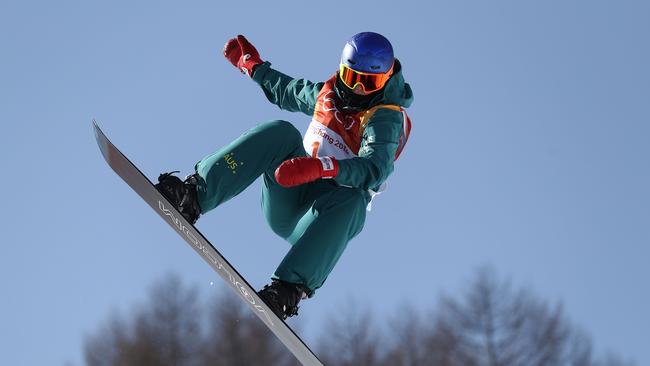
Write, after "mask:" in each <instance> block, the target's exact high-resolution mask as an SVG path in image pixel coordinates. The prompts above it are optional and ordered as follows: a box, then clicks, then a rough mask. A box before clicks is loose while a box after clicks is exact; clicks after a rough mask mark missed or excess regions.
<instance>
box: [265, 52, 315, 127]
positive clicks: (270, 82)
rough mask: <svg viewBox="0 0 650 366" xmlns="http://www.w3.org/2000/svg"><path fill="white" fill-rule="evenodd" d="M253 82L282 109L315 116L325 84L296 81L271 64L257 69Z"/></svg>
mask: <svg viewBox="0 0 650 366" xmlns="http://www.w3.org/2000/svg"><path fill="white" fill-rule="evenodd" d="M253 80H254V81H255V82H256V83H258V84H259V85H260V86H261V87H262V90H263V91H264V95H266V98H267V99H268V100H269V101H270V102H271V103H273V104H275V105H277V106H278V107H280V108H281V109H284V110H287V111H290V112H302V113H305V114H307V115H309V116H311V115H312V114H314V107H315V106H316V99H317V98H318V93H319V92H320V90H321V88H322V87H323V85H324V83H322V82H319V83H313V82H311V81H309V80H307V79H294V78H292V77H291V76H288V75H285V74H283V73H281V72H279V71H277V70H274V69H273V68H271V64H270V63H269V62H264V63H262V64H259V65H257V66H256V67H255V72H254V73H253Z"/></svg>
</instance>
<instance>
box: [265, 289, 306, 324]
mask: <svg viewBox="0 0 650 366" xmlns="http://www.w3.org/2000/svg"><path fill="white" fill-rule="evenodd" d="M308 292H309V290H308V289H307V288H305V287H304V286H302V285H298V284H295V283H289V282H284V281H280V280H275V279H274V280H273V281H272V282H271V284H270V285H265V286H264V288H263V289H262V290H260V291H259V292H258V293H257V294H258V295H259V297H260V298H262V300H263V301H264V302H265V303H266V305H268V307H269V308H271V310H273V312H274V313H275V315H277V316H278V318H280V319H282V320H285V319H287V318H288V317H291V316H295V315H298V309H299V306H298V303H299V302H300V300H301V299H303V298H306V297H307V294H308Z"/></svg>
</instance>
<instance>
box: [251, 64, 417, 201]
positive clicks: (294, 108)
mask: <svg viewBox="0 0 650 366" xmlns="http://www.w3.org/2000/svg"><path fill="white" fill-rule="evenodd" d="M253 80H254V81H255V82H256V83H258V84H259V85H260V86H261V87H262V90H263V91H264V94H265V95H266V97H267V98H268V100H269V101H270V102H271V103H273V104H275V105H277V106H278V107H280V108H281V109H283V110H287V111H291V112H303V113H305V114H307V115H309V116H312V115H313V114H314V108H315V106H316V102H317V97H318V95H319V92H320V90H321V88H322V87H323V85H324V84H325V83H324V82H318V83H314V82H311V81H309V80H306V79H294V78H292V77H290V76H287V75H285V74H283V73H281V72H279V71H277V70H274V69H273V68H271V64H270V63H269V62H265V63H263V64H261V65H259V66H257V67H256V68H255V72H254V73H253ZM412 102H413V92H412V91H411V87H410V86H409V84H407V83H406V82H405V81H404V77H403V76H402V70H401V65H400V64H399V61H396V65H395V72H394V74H393V76H392V77H391V78H390V80H389V81H388V82H387V84H386V86H385V88H384V93H383V94H380V97H379V98H378V100H377V101H373V105H377V104H392V105H397V106H400V107H404V108H406V107H408V106H410V105H411V103H412ZM403 122H404V116H403V114H402V113H401V112H398V111H395V110H390V109H384V108H382V109H379V110H378V111H377V112H375V113H374V114H373V115H372V116H371V117H370V119H369V121H368V123H367V124H366V128H365V131H364V133H363V136H362V141H361V147H360V149H359V152H358V153H357V155H358V157H355V158H352V159H345V160H340V161H339V173H338V175H337V176H336V178H334V180H335V181H336V182H337V183H339V184H341V185H345V186H350V187H357V188H362V189H366V190H367V189H372V190H377V188H378V187H379V186H380V185H381V184H382V183H383V182H384V181H386V179H387V178H388V176H389V175H390V174H391V173H392V172H393V162H394V160H395V154H396V152H397V148H398V144H399V140H400V136H401V134H402V131H403V126H402V124H403Z"/></svg>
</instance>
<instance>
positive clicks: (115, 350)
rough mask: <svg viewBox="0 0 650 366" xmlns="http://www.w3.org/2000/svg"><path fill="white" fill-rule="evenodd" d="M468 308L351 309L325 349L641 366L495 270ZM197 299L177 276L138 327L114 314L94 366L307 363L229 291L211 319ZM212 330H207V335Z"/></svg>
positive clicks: (139, 314)
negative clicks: (602, 349) (598, 345)
mask: <svg viewBox="0 0 650 366" xmlns="http://www.w3.org/2000/svg"><path fill="white" fill-rule="evenodd" d="M466 289H467V290H466V291H465V294H464V295H463V296H461V297H460V298H452V297H450V296H442V297H440V299H439V301H438V304H437V306H436V307H434V308H433V309H431V310H429V311H427V312H426V313H421V312H419V311H417V310H416V309H414V308H412V307H410V306H409V305H408V304H406V305H404V306H402V307H400V309H399V310H398V311H397V312H396V313H395V314H394V315H393V316H392V317H389V319H390V320H389V322H388V324H385V323H386V322H379V321H377V319H376V318H375V317H373V315H372V314H371V313H370V312H369V311H368V310H367V309H366V308H360V307H359V306H357V305H355V304H349V303H347V304H345V306H342V307H341V309H344V311H340V310H337V312H336V314H333V316H332V317H331V319H330V320H329V321H328V322H327V327H325V328H323V330H322V332H321V336H320V339H319V344H318V345H317V349H318V350H319V356H320V357H321V359H322V360H323V361H324V363H325V364H326V365H340V366H352V365H355V366H370V365H373V366H547V365H548V366H556V365H557V366H633V365H634V363H632V362H628V361H624V360H623V359H622V358H620V357H619V356H617V355H615V354H612V353H609V354H607V355H606V357H604V358H602V359H594V356H593V350H592V348H593V346H592V345H593V342H592V341H591V339H590V338H589V337H588V336H587V335H586V333H585V332H583V331H581V330H580V329H579V328H577V327H576V326H574V325H572V324H571V323H570V322H569V321H568V319H567V317H566V316H565V315H564V312H563V310H562V306H561V305H560V304H550V303H548V302H546V301H543V300H541V299H540V298H538V297H537V296H535V295H534V294H533V293H532V292H531V291H529V290H527V289H521V288H520V289H514V288H513V287H512V286H511V284H510V282H509V281H507V280H501V279H499V278H498V277H497V276H496V274H495V273H494V271H493V270H491V269H488V268H483V269H481V270H480V271H478V272H477V273H476V274H475V276H474V277H473V279H472V280H471V281H470V282H469V284H468V286H467V287H466ZM197 298H198V296H197V291H196V289H193V288H186V287H184V286H183V284H182V283H181V281H180V280H179V279H178V277H175V276H167V277H166V278H164V279H163V280H162V281H159V282H158V283H156V284H155V286H153V288H152V291H151V292H150V294H149V300H148V302H147V303H146V304H145V306H142V307H140V308H136V309H135V310H133V311H132V313H131V317H129V318H126V319H125V318H124V317H120V316H119V315H117V314H113V315H112V316H111V317H110V318H109V321H108V322H107V324H106V325H105V326H103V327H101V328H100V329H99V330H98V331H97V332H96V333H95V334H93V335H91V336H88V337H86V340H85V345H84V352H85V359H86V363H87V364H88V365H90V366H122V365H163V366H164V365H178V366H183V365H190V366H191V365H215V366H221V365H228V366H244V365H280V366H295V365H298V362H297V361H296V360H295V359H294V358H293V356H292V355H291V354H290V353H289V352H288V351H287V350H286V348H285V347H284V346H282V345H281V344H280V342H279V341H278V340H277V339H276V338H275V337H274V336H273V335H272V334H271V332H270V331H269V330H268V329H267V328H266V326H265V325H264V324H263V323H262V322H261V321H260V320H259V319H257V317H255V316H254V314H252V313H251V312H250V310H249V309H248V308H247V307H246V305H245V304H244V303H243V302H242V301H240V299H238V298H236V297H235V296H234V295H233V294H231V293H230V292H229V291H227V290H226V289H224V291H219V297H215V298H214V300H213V301H212V302H211V303H210V304H209V306H208V307H207V308H208V312H207V313H205V312H203V311H202V309H201V308H200V307H199V302H198V299H197ZM200 324H202V326H200Z"/></svg>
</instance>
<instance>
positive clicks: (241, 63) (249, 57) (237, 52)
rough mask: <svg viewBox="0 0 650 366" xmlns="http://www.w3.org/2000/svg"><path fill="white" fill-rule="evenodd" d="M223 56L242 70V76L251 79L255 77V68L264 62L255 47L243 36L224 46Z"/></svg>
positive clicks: (231, 40)
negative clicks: (244, 75)
mask: <svg viewBox="0 0 650 366" xmlns="http://www.w3.org/2000/svg"><path fill="white" fill-rule="evenodd" d="M223 55H224V56H225V57H226V58H227V59H228V61H230V63H231V64H233V66H235V67H236V68H238V69H239V70H241V72H242V74H246V75H248V76H249V77H253V67H255V66H257V65H259V64H261V63H262V62H264V61H262V59H261V58H260V54H259V53H258V52H257V50H256V49H255V47H254V46H253V45H252V44H251V43H250V42H248V40H247V39H246V37H244V36H242V35H241V34H240V35H238V36H237V38H232V39H230V40H229V41H228V42H226V45H225V46H223Z"/></svg>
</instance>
